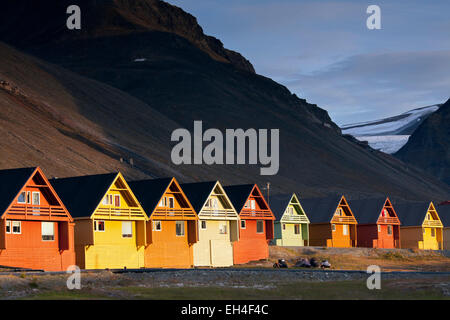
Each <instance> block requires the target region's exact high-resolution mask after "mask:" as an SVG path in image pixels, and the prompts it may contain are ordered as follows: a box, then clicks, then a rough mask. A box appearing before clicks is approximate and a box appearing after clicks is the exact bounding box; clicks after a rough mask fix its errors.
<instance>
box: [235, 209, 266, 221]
mask: <svg viewBox="0 0 450 320" xmlns="http://www.w3.org/2000/svg"><path fill="white" fill-rule="evenodd" d="M240 217H241V218H246V219H248V218H250V219H251V218H253V219H264V218H265V219H273V216H272V213H271V212H270V210H252V209H242V211H241V213H240Z"/></svg>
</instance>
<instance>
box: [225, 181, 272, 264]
mask: <svg viewBox="0 0 450 320" xmlns="http://www.w3.org/2000/svg"><path fill="white" fill-rule="evenodd" d="M224 189H225V192H226V193H227V195H228V197H229V198H230V200H231V202H232V203H233V206H234V208H235V209H236V211H237V212H238V213H239V218H240V222H239V241H236V242H234V244H233V256H234V264H243V263H247V262H250V261H256V260H262V259H268V258H269V242H270V241H271V240H272V239H273V232H274V230H273V221H274V220H275V217H274V216H273V213H272V210H271V209H270V207H269V205H268V203H267V201H266V200H265V199H264V196H263V195H262V193H261V190H260V189H259V188H258V186H257V185H256V184H246V185H235V186H227V187H224Z"/></svg>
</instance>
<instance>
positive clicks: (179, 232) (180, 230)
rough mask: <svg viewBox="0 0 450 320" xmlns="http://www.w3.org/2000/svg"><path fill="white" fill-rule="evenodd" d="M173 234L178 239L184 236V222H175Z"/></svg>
mask: <svg viewBox="0 0 450 320" xmlns="http://www.w3.org/2000/svg"><path fill="white" fill-rule="evenodd" d="M175 232H176V234H177V236H178V237H182V236H184V221H177V222H176V225H175Z"/></svg>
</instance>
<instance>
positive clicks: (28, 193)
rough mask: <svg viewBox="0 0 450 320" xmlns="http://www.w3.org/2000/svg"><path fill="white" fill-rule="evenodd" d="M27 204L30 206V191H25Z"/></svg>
mask: <svg viewBox="0 0 450 320" xmlns="http://www.w3.org/2000/svg"><path fill="white" fill-rule="evenodd" d="M27 203H29V204H31V191H27Z"/></svg>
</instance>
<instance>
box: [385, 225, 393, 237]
mask: <svg viewBox="0 0 450 320" xmlns="http://www.w3.org/2000/svg"><path fill="white" fill-rule="evenodd" d="M393 233H394V228H393V227H392V225H390V224H389V225H388V226H387V234H388V235H392V234H393Z"/></svg>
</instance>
